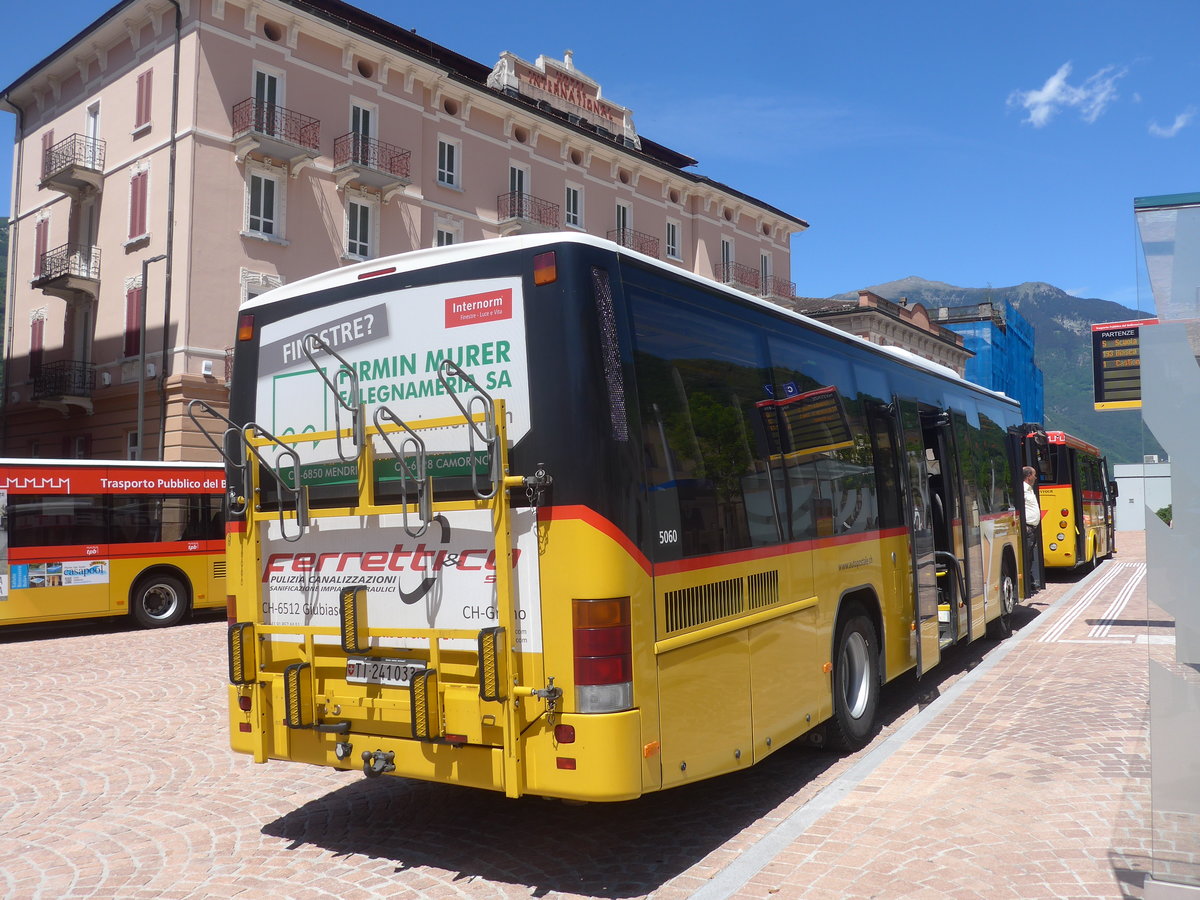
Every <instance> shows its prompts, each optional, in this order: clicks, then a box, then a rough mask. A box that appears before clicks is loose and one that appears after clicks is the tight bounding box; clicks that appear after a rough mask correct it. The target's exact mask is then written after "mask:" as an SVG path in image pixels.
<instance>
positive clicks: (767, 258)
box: [758, 253, 771, 294]
mask: <svg viewBox="0 0 1200 900" xmlns="http://www.w3.org/2000/svg"><path fill="white" fill-rule="evenodd" d="M758 285H759V291H760V292H761V293H763V294H767V293H769V292H770V287H771V254H769V253H762V254H759V257H758Z"/></svg>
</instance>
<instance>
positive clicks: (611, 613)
mask: <svg viewBox="0 0 1200 900" xmlns="http://www.w3.org/2000/svg"><path fill="white" fill-rule="evenodd" d="M571 619H572V622H573V624H574V626H575V628H574V650H575V684H576V685H602V684H623V683H625V682H629V681H633V651H632V647H633V638H632V636H631V632H630V618H629V598H628V597H614V598H606V599H602V600H575V601H574V603H573V604H572V610H571Z"/></svg>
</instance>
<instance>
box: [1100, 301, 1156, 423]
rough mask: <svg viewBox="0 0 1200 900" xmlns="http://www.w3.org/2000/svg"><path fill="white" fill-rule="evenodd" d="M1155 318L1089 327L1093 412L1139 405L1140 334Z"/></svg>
mask: <svg viewBox="0 0 1200 900" xmlns="http://www.w3.org/2000/svg"><path fill="white" fill-rule="evenodd" d="M1157 321H1158V320H1157V319H1138V320H1136V321H1131V322H1101V323H1099V324H1096V325H1093V326H1092V386H1093V389H1094V392H1095V402H1096V409H1138V408H1140V407H1141V405H1142V357H1141V347H1140V331H1141V327H1142V326H1143V325H1153V324H1155V323H1156V322H1157Z"/></svg>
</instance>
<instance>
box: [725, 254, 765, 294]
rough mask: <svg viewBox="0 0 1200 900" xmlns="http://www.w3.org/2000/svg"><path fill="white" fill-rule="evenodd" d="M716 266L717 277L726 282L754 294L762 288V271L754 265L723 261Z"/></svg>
mask: <svg viewBox="0 0 1200 900" xmlns="http://www.w3.org/2000/svg"><path fill="white" fill-rule="evenodd" d="M715 268H716V270H717V278H718V279H720V280H721V281H722V282H723V283H725V284H731V285H733V286H734V287H736V288H740V289H741V290H744V291H748V292H750V293H752V294H757V293H758V292H759V291H760V290H761V289H762V273H761V272H759V271H758V269H755V268H753V267H752V266H747V265H743V264H742V263H735V262H723V263H717V265H716V266H715Z"/></svg>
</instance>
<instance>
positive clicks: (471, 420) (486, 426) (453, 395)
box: [437, 359, 504, 500]
mask: <svg viewBox="0 0 1200 900" xmlns="http://www.w3.org/2000/svg"><path fill="white" fill-rule="evenodd" d="M448 376H453V377H455V378H461V379H462V380H463V381H465V382H466V383H467V384H469V385H470V386H471V387H472V388H474V389H475V393H474V394H472V395H471V396H470V397H468V398H467V402H466V404H465V405H464V404H463V402H462V401H461V400H460V399H459V398H458V392H457V391H456V390H454V386H453V385H452V384H451V383H450V381H449V378H448ZM437 377H438V381H440V382H441V383H442V387H444V388H445V389H446V393H447V394H448V395H449V397H450V399H451V400H453V401H454V405H455V406H457V407H458V409H459V412H461V413H462V414H463V417H464V418H465V419H466V420H467V427H468V428H469V429H470V431H468V433H467V437H468V442H469V447H470V457H471V490H473V491H474V492H475V496H476V497H478V498H479V499H480V500H490V499H491V498H492V497H494V496H496V492H497V491H498V490H499V489H500V485H501V483H502V482H503V481H504V473H503V471H502V470H501V462H500V454H499V453H497V452H496V413H495V407H496V404H495V401H494V400H492V395H491V394H489V393H488V392H487V391H485V390H484V389H483V388H481V387H480V386H479V383H478V382H477V381H476V380H475V379H474V378H472V377H471V376H470V375H468V374H467V373H466V372H464V371H463V369H462V367H461V366H459V365H458V364H457V363H455V362H452V361H451V360H448V359H443V360H442V362H441V364H440V365H439V366H438V370H437ZM476 403H480V404H482V405H483V411H482V412H483V430H482V431H480V429H479V423H478V422H476V420H475V414H473V413H472V412H471V408H472V407H473V406H475V404H476ZM476 437H478V438H479V440H480V441H482V442H483V444H484V446H485V447H487V454H488V478H489V480H490V481H491V490H489V491H487V492H484V491H481V490H480V489H479V474H478V473H477V472H476V471H475V438H476Z"/></svg>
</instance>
